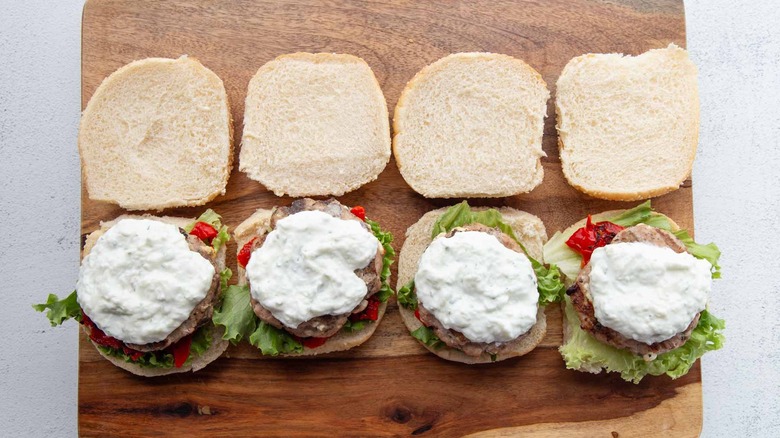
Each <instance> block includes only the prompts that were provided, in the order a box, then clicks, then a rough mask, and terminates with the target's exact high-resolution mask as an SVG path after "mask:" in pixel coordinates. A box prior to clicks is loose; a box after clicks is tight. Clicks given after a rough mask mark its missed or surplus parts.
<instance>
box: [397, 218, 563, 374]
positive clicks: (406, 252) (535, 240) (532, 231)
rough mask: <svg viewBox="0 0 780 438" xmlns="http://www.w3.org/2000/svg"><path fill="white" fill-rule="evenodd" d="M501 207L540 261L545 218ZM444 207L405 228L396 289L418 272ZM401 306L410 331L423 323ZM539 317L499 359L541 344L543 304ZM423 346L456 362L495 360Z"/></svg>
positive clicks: (399, 307)
mask: <svg viewBox="0 0 780 438" xmlns="http://www.w3.org/2000/svg"><path fill="white" fill-rule="evenodd" d="M474 210H477V211H480V210H485V208H474ZM498 210H499V211H500V212H501V215H502V216H503V217H504V220H505V221H506V222H507V223H508V224H509V226H510V227H512V230H514V232H515V234H516V235H517V238H518V239H520V241H521V242H522V243H523V246H525V248H526V250H528V253H529V254H530V255H531V257H533V258H535V259H537V260H540V261H541V260H542V247H543V246H544V243H545V242H546V241H547V232H546V231H545V229H544V224H543V223H542V221H541V220H540V219H539V218H538V217H536V216H534V215H532V214H530V213H526V212H524V211H520V210H515V209H513V208H509V207H503V208H500V209H498ZM445 211H447V208H440V209H438V210H433V211H429V212H428V213H425V214H424V215H423V217H422V218H420V220H419V221H417V222H416V223H415V224H414V225H412V226H411V227H409V229H408V230H406V241H405V242H404V246H403V247H402V248H401V253H400V254H399V256H398V282H397V283H396V290H398V289H400V288H401V287H403V286H404V285H405V284H406V283H408V282H409V281H410V280H412V279H413V278H414V275H415V274H416V273H417V264H418V262H419V261H420V257H422V254H423V252H425V250H426V248H428V245H430V243H431V241H432V240H433V239H431V232H432V231H433V224H434V223H435V222H436V220H437V219H439V217H440V216H441V215H442V214H444V212H445ZM398 310H399V312H400V313H401V318H403V320H404V324H406V327H407V328H408V329H409V331H410V332H413V331H415V330H417V329H418V328H420V327H421V326H422V323H421V322H420V321H419V320H417V318H415V317H414V311H412V310H409V309H407V308H406V307H404V306H400V305H399V306H398ZM536 318H537V319H536V324H535V325H534V326H533V327H531V330H530V331H529V332H528V336H526V338H525V341H524V342H522V343H521V344H520V345H518V346H517V348H516V349H515V350H512V351H508V352H505V353H502V354H499V355H497V357H496V361H500V360H504V359H508V358H510V357H515V356H522V355H524V354H526V353H528V352H529V351H531V350H533V349H534V348H536V346H537V345H539V343H540V342H541V341H542V338H544V335H545V334H546V333H547V318H546V316H545V313H544V308H543V307H539V310H538V312H537V315H536ZM421 344H422V343H421ZM423 346H425V348H427V349H428V350H429V351H430V352H431V353H433V354H435V355H437V356H439V357H441V358H443V359H447V360H452V361H455V362H463V363H467V364H474V363H490V362H493V360H492V359H491V358H490V356H489V355H485V354H483V355H482V356H479V357H472V356H468V355H467V354H465V353H463V352H462V351H460V350H457V349H454V348H450V347H448V346H443V347H441V348H439V349H433V348H430V347H428V346H427V345H424V344H423Z"/></svg>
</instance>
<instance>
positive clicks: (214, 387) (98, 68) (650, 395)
mask: <svg viewBox="0 0 780 438" xmlns="http://www.w3.org/2000/svg"><path fill="white" fill-rule="evenodd" d="M82 26H83V28H82V38H83V40H82V105H83V106H85V105H86V103H87V101H88V100H89V98H90V96H91V95H92V93H93V92H94V90H95V88H96V87H97V86H98V85H99V84H100V82H101V81H102V80H103V78H104V77H106V76H107V75H109V74H110V73H111V72H113V71H114V70H116V69H117V68H119V67H121V66H122V65H124V64H126V63H128V62H130V61H132V60H135V59H142V58H146V57H151V56H163V57H178V56H179V55H181V54H188V55H190V56H194V57H196V58H198V59H199V60H200V61H201V62H203V64H204V65H206V66H207V67H209V68H210V69H212V70H213V71H214V72H215V73H216V74H217V75H219V76H220V77H221V78H222V79H223V81H224V82H225V86H226V89H227V92H228V95H229V98H230V103H231V110H232V112H233V117H234V127H235V132H236V138H237V139H240V138H241V128H242V125H243V111H244V105H243V103H244V97H245V90H246V86H247V84H248V82H249V79H250V78H251V77H252V75H253V74H254V73H255V71H256V70H257V68H259V67H260V66H261V65H262V64H264V63H265V62H267V61H269V60H271V59H273V58H274V57H276V56H278V55H280V54H284V53H291V52H296V51H310V52H341V53H351V54H355V55H358V56H360V57H362V58H364V59H365V60H366V61H367V62H368V64H369V65H370V66H371V67H372V68H373V70H374V72H375V74H376V76H377V79H378V80H379V82H380V85H381V86H382V90H383V91H384V94H385V97H386V98H387V102H388V107H389V109H390V112H391V114H392V110H393V108H394V106H395V103H396V101H397V99H398V95H399V93H400V91H401V90H402V89H403V87H404V85H405V84H406V82H407V81H408V80H409V79H411V78H412V77H413V76H414V74H415V73H416V72H417V71H418V70H419V69H421V68H422V67H423V66H425V65H427V64H429V63H431V62H433V61H435V60H437V59H439V58H441V57H442V56H445V55H447V54H450V53H453V52H463V51H490V52H497V53H506V54H509V55H512V56H516V57H518V58H521V59H523V60H525V61H526V62H528V63H529V64H530V65H531V66H533V67H534V68H536V69H537V70H538V71H539V72H540V73H541V74H542V76H543V77H544V79H545V81H546V82H547V84H548V87H549V88H550V90H551V92H552V93H553V94H554V92H555V81H556V79H557V77H558V75H559V74H560V72H561V70H562V68H563V66H564V65H565V63H566V62H567V61H568V60H569V59H570V58H572V57H574V56H577V55H580V54H582V53H586V52H622V53H627V54H639V53H642V52H644V51H646V50H648V49H651V48H657V47H663V46H666V45H667V44H668V43H670V42H674V43H676V44H678V45H681V46H684V44H685V24H684V14H683V7H682V2H681V1H680V0H668V1H667V0H647V1H639V0H625V1H588V0H573V1H569V0H550V1H544V2H541V1H522V2H512V1H490V0H479V1H469V2H467V1H458V2H450V1H443V0H442V1H433V2H411V1H404V0H392V1H384V2H371V1H350V2H337V1H328V2H315V1H305V0H297V1H296V0H281V1H252V0H234V1H230V2H225V1H188V0H172V1H166V2H159V1H152V0H139V1H118V0H91V1H88V2H87V4H86V6H85V9H84V17H83V25H82ZM548 116H549V117H548V119H547V120H546V123H545V134H544V145H543V146H544V150H545V152H547V155H548V156H547V157H546V158H544V159H543V165H544V171H545V174H544V182H543V183H542V185H541V186H540V187H538V188H537V189H536V190H534V191H533V192H531V193H530V194H527V195H522V196H516V197H509V198H501V199H492V200H471V202H472V203H473V204H474V205H494V206H498V205H507V206H511V207H515V208H518V209H522V210H526V211H529V212H531V213H533V214H536V215H537V216H539V217H540V218H541V219H542V220H543V221H544V223H545V225H546V227H547V230H548V232H549V233H550V234H552V232H554V231H556V230H560V229H562V228H565V227H566V226H568V225H570V224H571V223H573V222H575V221H576V220H579V219H580V218H582V217H584V216H585V215H586V214H588V213H592V212H598V211H602V210H608V209H614V208H626V207H628V206H631V205H633V204H634V203H620V202H611V201H603V200H596V199H592V198H589V197H587V196H585V195H583V194H581V193H579V192H577V191H576V190H574V189H573V188H571V187H570V186H569V185H568V184H566V182H565V180H564V178H563V175H562V172H561V167H560V162H559V159H558V152H557V146H556V144H557V138H556V135H555V119H554V111H553V100H552V99H551V100H550V102H549V104H548ZM236 146H237V147H238V145H236ZM339 200H340V201H342V202H343V203H345V204H347V205H357V204H360V205H363V206H365V207H366V210H367V211H368V214H369V216H370V217H372V218H373V219H376V220H378V221H379V222H380V223H381V224H382V225H383V227H385V228H387V229H389V230H390V231H392V232H393V234H394V235H395V236H396V240H395V242H394V246H395V247H396V248H400V247H401V245H402V244H403V240H404V231H405V230H406V228H407V227H408V226H409V225H411V224H412V223H414V222H415V221H417V219H418V218H419V217H420V216H421V215H422V214H423V213H425V212H426V211H429V210H432V209H435V208H439V207H442V206H446V205H450V204H452V203H454V202H456V200H449V201H448V200H429V199H425V198H422V197H421V196H419V195H417V194H416V193H414V192H413V191H412V190H411V189H410V188H409V186H408V185H407V184H406V183H405V182H404V181H403V179H402V178H401V176H400V174H399V172H398V169H397V168H396V166H395V163H394V162H393V161H391V162H390V163H389V164H388V166H387V168H386V169H385V171H384V172H383V173H382V174H381V175H380V177H379V179H378V180H377V181H374V182H372V183H370V184H368V185H366V186H364V187H363V188H361V189H359V190H357V191H355V192H353V193H350V194H347V195H345V196H343V197H340V198H339ZM290 201H291V200H290V199H289V198H278V197H276V196H274V195H273V194H272V193H270V192H268V191H267V190H265V189H264V188H263V187H262V186H260V185H259V184H258V183H256V182H254V181H251V180H249V179H248V178H246V177H245V176H244V175H243V174H241V173H239V172H238V171H237V170H236V169H235V168H234V170H233V173H232V175H231V178H230V181H229V183H228V187H227V193H226V194H225V195H224V196H220V197H218V198H216V199H215V200H214V201H213V202H211V203H209V204H208V207H211V208H213V209H215V210H216V211H217V212H219V213H220V214H222V215H223V216H224V218H225V220H226V222H227V224H228V225H229V226H231V227H235V226H236V225H237V224H239V223H240V222H241V221H242V220H243V219H244V218H246V217H247V216H248V215H249V214H251V213H252V212H253V211H254V210H255V209H257V208H259V207H266V208H267V207H272V206H274V205H282V204H288V203H289V202H290ZM653 203H654V206H655V207H656V208H657V209H658V210H659V211H662V212H664V213H666V214H668V215H670V216H671V217H673V218H674V219H675V220H676V221H677V222H678V223H679V224H680V225H681V226H682V227H685V228H688V229H690V228H691V227H692V224H693V206H692V198H691V182H690V180H689V181H686V182H685V184H683V186H682V188H681V189H680V190H678V191H676V192H673V193H670V194H668V195H664V196H662V197H659V198H657V199H654V200H653ZM202 210H203V209H202V208H181V209H170V210H166V212H165V213H166V214H169V215H182V216H190V217H194V216H196V215H198V214H199V213H200V212H201V211H202ZM122 213H123V211H122V210H121V209H120V208H118V207H116V206H112V205H110V204H105V203H99V202H93V201H91V200H90V199H89V198H88V196H87V194H86V191H85V190H84V189H82V233H83V234H84V235H85V234H86V233H89V232H91V231H93V230H95V229H96V228H97V227H98V224H99V222H100V221H101V220H109V219H112V218H113V217H115V216H118V215H119V214H122ZM228 251H229V254H235V246H234V245H230V246H229V248H228ZM230 259H231V261H232V260H233V258H232V257H230ZM395 275H396V272H395V269H394V270H393V276H394V277H395ZM397 313H398V311H397V307H395V304H391V306H390V307H389V308H388V313H387V315H386V316H385V319H384V321H383V322H382V324H381V326H380V327H379V329H378V330H377V332H376V334H375V335H374V336H373V338H372V339H371V340H369V341H368V342H367V343H366V344H364V345H362V346H361V347H359V348H356V349H354V350H352V351H349V352H343V353H337V354H334V355H329V356H327V357H323V358H314V359H292V360H275V359H264V358H261V357H259V355H258V354H257V352H256V351H255V350H254V349H252V348H248V347H246V346H239V347H232V348H231V349H229V350H228V353H227V356H226V357H224V358H222V359H220V360H218V361H217V362H215V363H214V364H212V365H211V366H210V367H208V368H206V369H205V370H203V371H202V372H199V373H197V374H194V375H175V376H170V377H164V378H157V379H143V378H139V377H136V376H133V375H130V374H128V373H126V372H123V371H122V370H119V369H117V368H115V367H113V366H112V365H111V364H109V363H108V362H106V361H105V360H103V359H101V358H100V356H99V355H98V354H97V352H95V350H94V349H93V348H92V346H91V345H90V344H89V343H88V342H87V341H86V339H84V338H83V337H82V340H81V344H80V369H79V432H80V433H81V434H82V435H85V436H110V435H119V434H122V435H126V436H148V435H161V436H179V435H183V434H187V435H205V434H208V435H213V436H246V435H268V436H281V435H283V436H316V435H319V436H323V435H334V434H338V435H345V436H387V435H409V434H415V435H420V434H424V435H444V436H455V435H465V434H471V433H480V432H485V433H488V434H490V435H503V436H507V435H516V434H523V435H530V436H553V435H561V434H565V435H580V436H600V435H603V436H622V435H624V434H626V435H636V434H642V435H648V434H649V435H655V434H661V433H666V434H670V435H674V436H694V435H697V434H698V431H699V429H700V427H701V403H702V402H701V387H700V380H701V373H700V369H699V366H698V365H697V366H696V367H694V369H693V370H692V371H691V372H690V373H689V374H688V375H687V376H685V377H684V378H682V379H679V380H676V381H672V380H669V379H667V378H647V379H645V380H644V381H643V382H642V383H641V384H640V385H633V384H629V383H625V382H623V381H622V380H620V379H619V378H618V377H617V376H606V375H599V376H593V375H587V374H583V373H576V372H572V371H567V370H565V369H564V367H563V363H562V361H561V358H560V355H559V354H558V353H557V351H556V347H557V346H558V345H559V344H560V342H561V318H560V311H559V310H558V309H548V324H549V329H548V334H547V336H546V338H545V339H544V341H543V342H542V344H541V345H540V347H539V348H537V350H535V351H534V352H533V353H531V354H529V355H528V356H525V357H522V358H519V359H515V360H508V361H505V362H501V363H498V364H491V365H487V366H466V365H462V364H454V363H449V362H446V361H443V360H440V359H438V358H436V357H435V356H433V355H430V354H427V353H426V351H425V350H424V349H423V348H422V347H420V346H419V345H418V344H417V343H416V341H414V340H413V339H412V338H411V337H410V336H408V333H407V331H406V329H405V328H404V326H403V324H402V322H401V320H400V317H399V315H398V314H397ZM659 418H660V419H659ZM616 434H617V435H616Z"/></svg>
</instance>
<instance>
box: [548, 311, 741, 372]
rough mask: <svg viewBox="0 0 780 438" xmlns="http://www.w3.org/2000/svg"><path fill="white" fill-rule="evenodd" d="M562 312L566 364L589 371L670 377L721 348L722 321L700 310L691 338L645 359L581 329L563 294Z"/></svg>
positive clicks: (722, 338) (562, 351) (563, 348)
mask: <svg viewBox="0 0 780 438" xmlns="http://www.w3.org/2000/svg"><path fill="white" fill-rule="evenodd" d="M564 313H565V315H564V317H565V318H566V322H567V324H568V326H569V329H570V330H571V336H570V337H569V340H568V341H567V342H566V343H564V344H563V345H561V347H560V348H559V351H560V353H561V355H562V356H563V360H564V362H566V368H569V369H579V370H581V371H587V372H592V373H598V372H599V371H601V370H602V369H603V370H605V371H607V372H617V373H620V377H622V378H623V380H626V381H628V382H634V383H639V382H640V381H641V380H642V378H643V377H644V376H646V375H648V374H649V375H652V376H660V375H662V374H666V375H668V376H669V377H671V378H673V379H676V378H678V377H681V376H683V375H685V374H686V373H687V372H688V371H689V370H690V369H691V367H692V366H693V364H694V363H695V362H696V360H697V359H699V358H700V357H701V356H702V355H704V353H706V352H708V351H712V350H717V349H719V348H721V347H722V346H723V341H724V336H723V334H722V333H721V331H722V330H723V329H724V328H725V323H724V321H723V320H721V319H718V318H716V317H715V316H713V315H712V314H710V313H709V312H708V311H707V310H704V311H702V312H701V317H700V318H699V323H698V325H697V326H696V328H694V330H693V332H692V333H691V338H690V339H689V340H688V341H687V342H686V343H685V344H683V345H682V346H680V347H679V348H676V349H674V350H672V351H669V352H667V353H664V354H661V355H659V356H658V357H657V358H656V359H655V360H653V361H651V362H646V361H645V360H644V359H642V357H641V356H637V355H635V354H632V353H630V352H628V351H626V350H621V349H618V348H615V347H612V346H610V345H607V344H604V343H602V342H600V341H598V340H596V339H595V338H594V337H592V336H591V335H590V334H588V333H587V332H585V331H584V330H582V329H581V328H580V320H579V317H578V316H577V313H576V311H575V310H574V306H572V304H571V301H570V300H569V299H568V298H565V306H564Z"/></svg>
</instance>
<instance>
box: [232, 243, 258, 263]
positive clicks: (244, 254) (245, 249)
mask: <svg viewBox="0 0 780 438" xmlns="http://www.w3.org/2000/svg"><path fill="white" fill-rule="evenodd" d="M255 239H257V237H253V238H252V240H250V241H249V242H247V243H245V244H244V246H242V247H241V251H239V252H238V255H237V256H236V260H237V261H238V264H239V265H241V267H242V268H246V265H247V264H248V263H249V257H251V256H252V244H253V243H255Z"/></svg>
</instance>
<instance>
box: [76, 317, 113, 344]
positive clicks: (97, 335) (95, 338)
mask: <svg viewBox="0 0 780 438" xmlns="http://www.w3.org/2000/svg"><path fill="white" fill-rule="evenodd" d="M81 323H82V324H84V325H85V326H87V327H89V339H90V340H92V342H94V343H96V344H98V345H101V346H103V347H110V348H114V349H117V350H119V349H121V348H122V347H123V345H122V341H120V340H119V339H116V338H112V337H111V336H108V335H106V334H105V333H103V330H100V329H99V328H98V326H96V325H95V323H94V322H92V320H91V319H89V317H88V316H87V315H86V314H82V315H81Z"/></svg>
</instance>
